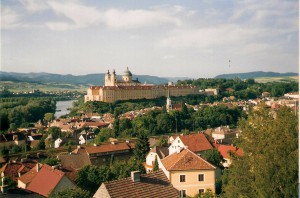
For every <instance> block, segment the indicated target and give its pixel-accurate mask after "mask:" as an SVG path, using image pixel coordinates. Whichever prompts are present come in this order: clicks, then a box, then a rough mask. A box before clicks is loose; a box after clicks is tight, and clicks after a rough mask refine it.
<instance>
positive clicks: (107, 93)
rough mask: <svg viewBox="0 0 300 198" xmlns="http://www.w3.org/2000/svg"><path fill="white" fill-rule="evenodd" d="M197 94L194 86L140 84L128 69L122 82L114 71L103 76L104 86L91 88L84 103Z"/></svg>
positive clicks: (197, 91)
mask: <svg viewBox="0 0 300 198" xmlns="http://www.w3.org/2000/svg"><path fill="white" fill-rule="evenodd" d="M191 94H199V90H198V89H197V87H196V86H192V85H173V84H169V85H152V84H142V83H140V82H139V81H138V79H136V80H133V79H132V73H131V72H130V71H129V69H128V67H127V69H126V70H125V72H124V74H123V76H122V80H118V79H117V75H116V72H115V70H114V71H113V72H112V73H110V72H109V70H108V71H107V73H106V74H105V85H104V86H91V87H89V88H88V90H87V95H85V96H84V101H85V102H87V101H102V102H108V103H112V102H115V101H117V100H130V99H143V98H146V99H152V98H159V97H162V96H167V95H169V96H186V95H191Z"/></svg>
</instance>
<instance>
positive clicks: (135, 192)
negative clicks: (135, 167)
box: [93, 171, 178, 198]
mask: <svg viewBox="0 0 300 198" xmlns="http://www.w3.org/2000/svg"><path fill="white" fill-rule="evenodd" d="M102 185H104V186H105V188H106V189H107V191H108V193H109V195H110V197H111V198H125V197H126V198H138V197H143V198H153V197H164V198H175V197H178V191H177V190H176V189H175V188H174V187H173V186H172V185H171V184H170V182H169V181H168V178H167V177H166V176H165V174H164V173H163V172H162V171H159V172H155V173H150V174H144V175H141V181H139V182H133V181H132V180H131V178H130V177H129V178H126V179H121V180H117V181H112V182H105V183H102ZM99 190H100V188H99V189H98V191H97V192H96V193H95V195H94V196H93V197H101V195H99V194H100V192H99Z"/></svg>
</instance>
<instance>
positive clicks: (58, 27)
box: [1, 0, 299, 78]
mask: <svg viewBox="0 0 300 198" xmlns="http://www.w3.org/2000/svg"><path fill="white" fill-rule="evenodd" d="M298 8H299V6H298V1H292V0H290V1H283V0H272V1H261V0H245V1H242V0H234V1H230V0H212V1H210V0H194V1H176V0H175V1H162V0H151V1H146V0H136V1H133V0H132V1H129V0H122V1H96V0H85V1H80V0H73V1H67V0H49V1H42V0H3V1H1V71H9V72H24V73H27V72H49V73H59V74H73V75H83V74H91V73H104V72H105V71H106V70H107V69H110V70H112V69H116V72H117V74H122V72H123V71H124V70H125V68H126V67H127V66H128V67H129V69H130V70H131V71H132V73H134V74H148V75H156V76H162V77H175V76H176V77H191V78H200V77H214V76H216V75H218V74H223V73H235V72H250V71H275V72H298V46H299V45H298V43H299V42H298V29H299V21H298V10H299V9H298ZM229 60H231V61H230V65H229Z"/></svg>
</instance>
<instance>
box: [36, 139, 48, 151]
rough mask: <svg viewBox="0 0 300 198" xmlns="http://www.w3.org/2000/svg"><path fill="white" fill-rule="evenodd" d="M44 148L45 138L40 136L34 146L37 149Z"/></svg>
mask: <svg viewBox="0 0 300 198" xmlns="http://www.w3.org/2000/svg"><path fill="white" fill-rule="evenodd" d="M45 148H46V144H45V139H44V138H42V139H41V140H40V141H39V143H38V145H37V146H36V149H37V150H45Z"/></svg>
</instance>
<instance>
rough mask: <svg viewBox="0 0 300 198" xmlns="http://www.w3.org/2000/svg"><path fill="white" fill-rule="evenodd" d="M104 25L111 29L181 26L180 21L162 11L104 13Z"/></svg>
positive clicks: (142, 10)
mask: <svg viewBox="0 0 300 198" xmlns="http://www.w3.org/2000/svg"><path fill="white" fill-rule="evenodd" d="M104 23H105V24H106V25H107V26H108V27H111V28H122V29H130V28H141V27H149V26H154V25H160V24H174V25H177V26H179V25H181V21H180V19H178V18H177V17H176V16H173V15H172V14H171V13H168V12H165V11H162V10H144V9H137V10H118V9H110V10H108V11H106V12H105V13H104Z"/></svg>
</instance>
